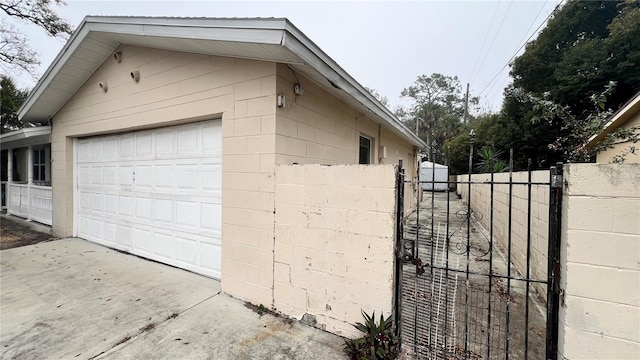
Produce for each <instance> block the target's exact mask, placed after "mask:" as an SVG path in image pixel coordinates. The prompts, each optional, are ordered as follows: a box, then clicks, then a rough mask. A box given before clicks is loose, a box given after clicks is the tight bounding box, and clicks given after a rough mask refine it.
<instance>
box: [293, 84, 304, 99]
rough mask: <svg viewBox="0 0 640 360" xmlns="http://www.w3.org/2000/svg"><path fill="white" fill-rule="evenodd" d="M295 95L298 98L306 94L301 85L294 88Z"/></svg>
mask: <svg viewBox="0 0 640 360" xmlns="http://www.w3.org/2000/svg"><path fill="white" fill-rule="evenodd" d="M293 93H294V94H296V95H297V96H300V95H302V94H304V88H303V87H302V85H301V84H300V83H297V84H295V85H294V86H293Z"/></svg>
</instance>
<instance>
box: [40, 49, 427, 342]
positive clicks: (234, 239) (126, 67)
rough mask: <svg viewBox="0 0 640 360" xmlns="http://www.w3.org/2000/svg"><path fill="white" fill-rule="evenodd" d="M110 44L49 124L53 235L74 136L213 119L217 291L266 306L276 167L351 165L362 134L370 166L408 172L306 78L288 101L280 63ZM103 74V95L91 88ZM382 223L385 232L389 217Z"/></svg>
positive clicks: (68, 188) (399, 150)
mask: <svg viewBox="0 0 640 360" xmlns="http://www.w3.org/2000/svg"><path fill="white" fill-rule="evenodd" d="M118 51H120V52H122V54H123V57H122V62H121V63H118V62H116V61H114V60H113V59H111V58H109V59H107V60H106V61H105V62H104V63H103V64H102V65H101V66H100V67H99V68H98V70H97V71H96V72H95V73H94V74H93V75H92V76H91V77H90V78H89V79H88V80H87V82H86V83H85V84H84V85H83V86H82V87H81V88H80V89H79V90H78V91H77V92H76V94H75V95H74V96H73V97H72V98H71V99H70V100H69V101H68V102H67V103H66V104H65V105H64V106H63V107H62V109H60V111H59V112H58V113H57V114H56V115H55V116H54V118H53V121H52V123H53V127H52V135H51V139H52V145H51V153H52V158H53V168H52V185H53V188H54V189H55V190H54V195H53V207H54V208H55V209H56V211H55V212H54V218H53V232H54V234H56V235H57V236H72V235H73V231H74V229H73V217H74V207H73V196H74V191H73V189H74V186H73V184H74V173H73V171H74V170H73V164H74V139H76V138H79V137H86V136H95V135H102V134H109V133H116V132H127V131H134V130H139V129H147V128H157V127H162V126H169V125H177V124H182V123H187V122H194V121H203V120H208V119H219V118H222V138H223V139H222V142H223V144H222V145H223V146H222V148H223V150H222V151H223V153H222V188H223V191H222V208H223V210H222V239H223V240H222V277H223V281H222V290H223V291H225V292H227V293H229V294H231V295H233V296H236V297H239V298H241V299H244V300H247V301H250V302H252V303H255V304H263V305H265V306H269V305H270V306H274V305H275V303H276V297H275V295H274V294H275V293H276V290H275V289H274V288H275V283H274V246H275V243H274V231H275V229H274V224H276V223H277V222H276V218H275V216H276V215H275V214H274V206H275V191H276V190H275V166H276V164H288V163H291V162H299V163H318V162H319V163H331V164H338V163H350V164H353V163H356V162H357V149H358V148H357V140H358V135H359V133H360V132H362V133H365V134H366V135H368V136H370V137H372V138H373V139H374V144H373V146H374V149H375V154H374V159H377V158H378V153H377V149H378V146H379V145H380V144H382V145H385V146H387V158H386V159H379V160H378V163H388V164H396V163H397V161H398V159H400V158H402V159H403V160H404V161H405V164H406V166H407V168H408V169H407V173H409V174H413V173H415V170H414V169H415V164H414V162H413V159H414V158H415V157H414V156H413V148H412V146H410V145H406V144H405V142H404V141H402V140H400V139H399V138H398V137H397V136H395V135H393V134H391V133H389V132H387V131H386V130H384V129H382V128H381V127H380V126H378V125H376V124H374V123H373V122H372V121H371V120H369V119H366V118H364V117H362V114H359V113H357V112H356V111H355V110H353V109H352V108H350V107H349V106H347V105H346V104H345V103H343V102H341V101H340V100H338V99H337V98H335V97H334V96H333V95H331V94H329V93H327V92H325V91H324V90H321V89H320V88H319V87H317V86H315V85H313V83H310V82H307V81H305V83H304V86H305V94H304V95H303V96H300V97H299V98H298V99H296V101H297V102H298V103H297V104H296V102H292V100H293V99H294V96H293V93H292V91H293V84H292V83H291V80H290V79H289V78H290V77H291V76H292V74H291V73H290V70H288V69H287V68H286V67H284V66H280V65H276V64H275V63H267V62H258V61H249V60H241V59H231V58H221V57H215V56H207V55H199V54H187V53H180V52H172V51H165V50H159V49H149V48H140V47H132V46H121V47H120V48H119V49H118ZM283 69H286V70H287V71H289V74H288V75H287V74H286V73H285V72H284V70H283ZM133 70H137V71H139V72H140V75H141V76H140V81H139V82H137V83H136V82H134V81H132V80H131V78H130V75H129V74H130V72H131V71H133ZM277 74H278V75H277ZM104 81H106V82H107V83H108V91H107V92H104V91H103V90H102V89H101V88H100V87H99V85H98V84H99V83H100V82H104ZM287 84H288V85H287ZM278 88H282V90H281V91H280V90H278ZM280 92H286V93H287V98H288V99H289V101H288V103H289V105H288V106H287V108H284V109H278V110H276V109H277V107H276V94H277V93H280ZM289 92H291V93H289ZM276 117H277V121H276ZM307 136H312V138H306V137H307ZM314 151H315V152H314ZM389 168H392V167H391V166H390V167H389ZM371 171H374V170H371ZM363 179H366V180H367V181H370V182H371V183H376V181H377V180H374V178H372V177H365V178H363ZM351 180H353V181H356V180H358V179H350V180H349V181H351ZM407 191H411V185H408V190H407ZM387 195H389V194H387ZM370 197H371V195H369V194H367V199H369V198H370ZM351 198H352V197H351ZM408 198H409V200H408V201H411V198H412V197H408ZM354 201H355V200H354ZM367 201H368V200H367ZM407 208H408V207H407ZM360 221H364V220H362V219H361V220H360ZM385 224H386V223H385ZM387 225H388V230H389V231H390V232H393V228H394V227H393V223H390V224H387ZM391 254H392V253H391V252H390V253H389V256H391ZM392 268H393V267H392V266H389V269H392ZM300 289H302V288H300ZM390 289H391V285H389V291H391V290H390ZM315 290H317V289H315ZM386 296H387V295H386V293H383V294H382V299H386ZM278 299H279V300H278V301H282V296H281V295H279V296H278ZM354 301H355V300H354ZM385 301H386V300H385ZM385 303H386V302H385ZM375 304H378V303H375ZM376 306H378V305H376ZM388 306H390V302H389V304H388ZM338 307H339V308H340V306H338ZM377 308H380V309H385V310H388V307H382V305H379V306H378V307H377ZM313 309H314V310H315V308H313ZM340 311H342V310H340ZM386 312H387V311H385V313H386ZM318 314H320V315H319V316H325V317H327V315H326V314H324V313H318ZM356 315H357V316H359V310H358V311H357V312H356ZM345 316H346V315H344V316H342V317H340V316H337V315H336V316H335V318H333V317H331V316H328V317H327V318H328V319H329V320H326V324H330V323H331V322H332V321H335V322H340V321H345V319H346V318H345ZM332 319H333V320H332ZM327 326H329V327H331V326H333V327H331V328H334V329H336V331H342V330H339V329H340V327H339V326H338V325H335V326H334V325H327ZM345 331H346V330H345Z"/></svg>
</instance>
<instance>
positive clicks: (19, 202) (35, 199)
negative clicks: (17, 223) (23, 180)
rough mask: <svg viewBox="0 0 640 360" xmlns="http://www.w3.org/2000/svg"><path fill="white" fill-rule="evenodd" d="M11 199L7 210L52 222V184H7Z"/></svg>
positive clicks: (18, 214)
mask: <svg viewBox="0 0 640 360" xmlns="http://www.w3.org/2000/svg"><path fill="white" fill-rule="evenodd" d="M7 186H9V191H8V193H9V201H8V203H7V212H8V213H9V214H13V215H17V216H21V217H24V218H27V219H29V220H35V221H38V222H41V223H43V224H47V225H51V223H52V221H51V220H52V215H51V214H52V208H53V207H52V205H51V198H52V194H53V193H52V191H51V187H50V186H37V185H27V184H7Z"/></svg>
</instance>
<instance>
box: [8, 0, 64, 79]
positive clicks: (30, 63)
mask: <svg viewBox="0 0 640 360" xmlns="http://www.w3.org/2000/svg"><path fill="white" fill-rule="evenodd" d="M52 3H53V4H55V5H63V4H64V2H63V1H62V0H53V1H52V0H29V1H25V0H3V1H2V2H1V3H0V9H1V10H2V15H3V16H2V18H3V19H2V22H1V23H0V65H1V67H2V68H3V70H5V71H7V70H16V68H20V69H23V70H25V71H27V72H28V73H30V74H32V75H33V74H34V73H35V67H36V65H38V64H39V63H40V61H39V60H38V58H37V54H36V52H35V51H34V50H33V49H31V47H29V45H28V42H27V38H26V36H25V35H24V34H22V33H21V32H20V31H19V30H18V29H17V28H16V27H15V26H13V25H11V24H9V23H8V21H7V19H6V17H9V18H13V19H18V20H20V21H22V22H26V23H30V24H33V25H36V26H38V27H40V28H42V29H44V30H45V31H46V32H47V34H48V35H49V36H52V37H65V36H66V35H69V34H71V33H72V28H71V25H69V24H68V23H67V22H66V21H64V20H63V19H61V18H60V17H59V16H58V15H57V14H56V13H55V11H54V10H53V9H52V8H51V5H52Z"/></svg>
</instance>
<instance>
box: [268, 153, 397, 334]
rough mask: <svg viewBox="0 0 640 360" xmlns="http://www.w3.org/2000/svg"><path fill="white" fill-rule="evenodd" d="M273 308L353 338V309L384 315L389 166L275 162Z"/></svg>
mask: <svg viewBox="0 0 640 360" xmlns="http://www.w3.org/2000/svg"><path fill="white" fill-rule="evenodd" d="M275 203H276V206H275V212H276V215H275V224H276V225H275V255H274V261H275V266H274V306H275V307H276V308H277V309H278V310H279V311H282V312H284V313H286V314H289V315H292V316H295V317H297V318H301V317H302V316H303V315H304V314H311V315H313V316H315V318H316V321H317V323H318V326H319V327H321V328H324V329H326V330H328V331H330V332H333V333H336V334H340V335H343V336H356V335H359V334H358V332H357V331H356V330H355V329H354V328H353V326H352V325H351V324H353V323H355V322H356V321H361V320H362V319H361V314H360V310H361V309H363V310H365V311H366V312H368V313H371V311H374V310H375V311H376V314H380V313H381V312H383V313H384V314H385V315H390V314H391V311H392V300H393V271H394V266H393V263H394V252H393V249H394V247H393V246H394V222H395V215H394V214H395V168H394V166H392V165H378V166H371V165H367V166H365V165H334V166H324V165H277V166H276V185H275Z"/></svg>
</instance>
